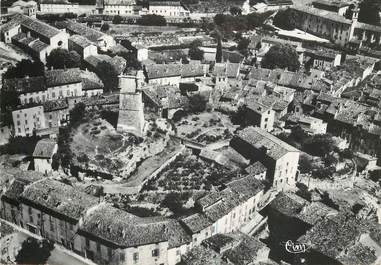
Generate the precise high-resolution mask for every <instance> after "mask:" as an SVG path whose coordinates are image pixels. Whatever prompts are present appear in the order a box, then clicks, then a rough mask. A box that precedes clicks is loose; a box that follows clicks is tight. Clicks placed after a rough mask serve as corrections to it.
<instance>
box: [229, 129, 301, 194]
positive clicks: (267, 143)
mask: <svg viewBox="0 0 381 265" xmlns="http://www.w3.org/2000/svg"><path fill="white" fill-rule="evenodd" d="M230 145H231V146H232V147H233V148H234V149H235V150H236V151H237V152H239V153H240V154H241V155H243V156H244V157H245V158H247V159H250V160H251V161H252V162H254V161H260V162H261V163H262V164H263V165H265V166H266V167H267V169H268V170H267V181H268V182H269V184H270V185H271V186H272V187H274V188H276V189H277V190H284V189H289V188H293V187H295V184H296V176H297V172H298V163H299V155H300V151H299V150H298V149H296V148H294V147H292V146H291V145H289V144H287V143H285V142H283V141H282V140H280V139H279V138H277V137H275V136H273V135H272V134H270V133H268V132H266V131H264V130H261V129H260V128H257V127H247V128H245V129H244V130H242V131H241V132H240V133H239V134H238V136H237V137H235V138H233V139H232V140H231V141H230Z"/></svg>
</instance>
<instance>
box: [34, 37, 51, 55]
mask: <svg viewBox="0 0 381 265" xmlns="http://www.w3.org/2000/svg"><path fill="white" fill-rule="evenodd" d="M29 47H30V48H31V49H32V50H33V51H35V52H41V51H43V50H45V49H47V48H48V47H49V45H48V44H46V43H45V42H42V41H40V40H39V39H37V40H35V41H33V42H32V43H31V44H30V45H29Z"/></svg>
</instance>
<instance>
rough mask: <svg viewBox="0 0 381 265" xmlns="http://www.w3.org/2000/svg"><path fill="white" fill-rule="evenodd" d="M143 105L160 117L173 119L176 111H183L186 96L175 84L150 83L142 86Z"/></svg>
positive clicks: (186, 101) (185, 106) (186, 105)
mask: <svg viewBox="0 0 381 265" xmlns="http://www.w3.org/2000/svg"><path fill="white" fill-rule="evenodd" d="M142 91H143V101H144V107H145V108H148V109H150V110H151V111H155V112H157V113H158V114H159V115H160V116H161V117H163V118H166V119H173V118H175V117H176V114H177V113H179V114H180V113H184V111H186V109H187V107H188V103H189V101H188V98H187V97H186V96H183V95H182V94H181V92H180V89H179V88H178V87H177V86H173V85H172V86H170V85H166V86H158V85H151V86H145V87H143V88H142Z"/></svg>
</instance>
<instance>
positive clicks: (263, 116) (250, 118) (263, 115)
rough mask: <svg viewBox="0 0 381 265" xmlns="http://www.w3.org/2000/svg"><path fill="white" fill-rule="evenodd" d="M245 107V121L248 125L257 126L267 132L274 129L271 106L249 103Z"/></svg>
mask: <svg viewBox="0 0 381 265" xmlns="http://www.w3.org/2000/svg"><path fill="white" fill-rule="evenodd" d="M245 106H246V107H245V110H246V112H245V121H246V123H247V124H248V125H252V126H257V127H259V128H261V129H262V130H265V131H268V132H271V131H272V130H273V129H274V120H275V112H274V111H273V110H272V105H265V104H264V103H262V102H258V101H249V102H247V103H246V105H245Z"/></svg>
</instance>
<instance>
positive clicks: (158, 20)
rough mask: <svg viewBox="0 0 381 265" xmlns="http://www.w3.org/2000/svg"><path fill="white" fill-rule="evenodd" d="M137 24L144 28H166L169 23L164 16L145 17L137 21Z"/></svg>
mask: <svg viewBox="0 0 381 265" xmlns="http://www.w3.org/2000/svg"><path fill="white" fill-rule="evenodd" d="M136 24H138V25H144V26H165V25H167V21H166V20H165V18H164V17H163V16H158V15H143V16H141V18H139V19H138V20H137V21H136Z"/></svg>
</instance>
